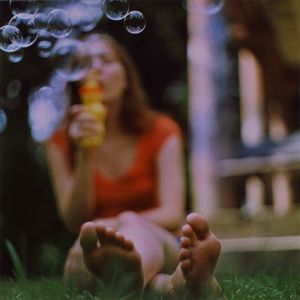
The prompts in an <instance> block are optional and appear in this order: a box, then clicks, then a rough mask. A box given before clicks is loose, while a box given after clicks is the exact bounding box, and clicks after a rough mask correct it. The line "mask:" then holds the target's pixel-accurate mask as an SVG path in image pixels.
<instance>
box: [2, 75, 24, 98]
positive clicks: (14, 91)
mask: <svg viewBox="0 0 300 300" xmlns="http://www.w3.org/2000/svg"><path fill="white" fill-rule="evenodd" d="M21 89H22V83H21V81H20V80H18V79H14V80H12V81H10V82H9V83H8V85H7V87H6V95H7V97H8V98H16V97H19V96H20V93H21Z"/></svg>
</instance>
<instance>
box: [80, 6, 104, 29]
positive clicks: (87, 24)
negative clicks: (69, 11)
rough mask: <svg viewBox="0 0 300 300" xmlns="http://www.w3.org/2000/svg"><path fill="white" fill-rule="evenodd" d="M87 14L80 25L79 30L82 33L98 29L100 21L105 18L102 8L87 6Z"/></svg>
mask: <svg viewBox="0 0 300 300" xmlns="http://www.w3.org/2000/svg"><path fill="white" fill-rule="evenodd" d="M85 11H86V13H85V14H84V15H83V16H82V18H81V19H80V23H79V29H80V31H82V32H88V31H91V30H93V29H94V28H96V26H97V24H98V22H99V20H100V19H101V18H102V16H103V11H102V8H101V6H99V5H98V6H96V5H95V6H87V7H86V9H85Z"/></svg>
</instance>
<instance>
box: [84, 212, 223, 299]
mask: <svg viewBox="0 0 300 300" xmlns="http://www.w3.org/2000/svg"><path fill="white" fill-rule="evenodd" d="M117 223H118V225H119V228H118V231H115V230H114V229H113V228H111V227H109V226H106V225H105V224H104V223H102V222H88V223H86V224H84V225H83V226H82V229H81V234H80V241H81V245H82V248H83V253H84V257H85V263H86V265H87V267H88V268H89V270H91V271H92V272H93V273H94V274H95V275H96V276H97V277H98V278H100V279H101V280H102V281H103V280H104V281H105V282H110V281H111V279H112V278H113V276H114V274H115V273H116V272H117V270H116V269H115V268H114V267H113V264H112V262H113V261H116V262H117V263H118V264H117V265H118V267H119V266H122V268H123V269H124V270H125V271H128V272H130V274H134V275H135V276H134V278H133V281H131V283H130V284H129V286H128V289H127V291H129V290H131V289H132V288H133V287H134V288H136V287H137V286H140V291H142V288H143V287H145V286H149V287H150V288H153V289H154V290H156V291H159V292H163V293H173V294H174V293H175V294H176V293H179V292H180V291H182V290H189V291H190V292H191V293H193V294H195V295H199V296H200V295H201V294H202V293H203V290H204V289H207V288H208V290H211V291H214V292H216V293H219V286H218V283H217V282H216V280H215V279H214V277H213V270H214V267H215V264H216V261H217V258H218V255H219V251H220V244H219V242H218V241H217V239H216V238H215V236H214V235H213V234H212V233H211V232H210V230H209V228H208V225H207V222H206V221H205V220H204V219H203V217H202V216H201V215H199V214H196V213H193V214H190V215H189V216H188V217H187V224H186V225H185V226H184V227H183V236H182V239H181V247H180V250H179V252H178V247H177V244H176V240H175V238H174V237H173V236H172V235H171V234H170V233H168V232H167V231H166V230H164V229H161V228H160V227H158V226H156V225H154V224H151V223H149V222H148V221H146V220H144V219H143V218H141V217H139V216H138V215H136V214H135V213H131V212H128V213H124V214H121V215H120V216H119V218H118V222H117ZM178 255H179V257H180V264H178V261H179V260H178V258H177V257H178ZM176 265H178V266H177V268H176V271H175V272H174V273H173V274H172V275H167V274H163V273H162V272H167V271H170V270H171V269H173V270H174V269H175V266H176ZM167 266H168V267H169V270H167V268H166V267H167ZM117 273H118V272H117Z"/></svg>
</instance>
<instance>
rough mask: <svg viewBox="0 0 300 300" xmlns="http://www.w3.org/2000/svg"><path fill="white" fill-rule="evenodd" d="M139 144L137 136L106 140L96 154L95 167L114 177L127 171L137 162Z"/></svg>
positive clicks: (103, 173)
mask: <svg viewBox="0 0 300 300" xmlns="http://www.w3.org/2000/svg"><path fill="white" fill-rule="evenodd" d="M140 148H141V145H140V142H139V139H138V138H124V139H121V140H108V141H106V142H105V143H104V144H103V145H102V147H101V149H100V150H99V152H98V155H97V161H96V164H97V169H98V171H99V172H100V173H101V174H102V175H104V176H105V177H107V178H110V179H114V178H117V177H120V176H123V175H125V174H126V173H128V172H129V171H130V170H131V169H132V168H133V167H134V166H135V165H136V164H137V163H138V159H139V153H140V151H141V149H140Z"/></svg>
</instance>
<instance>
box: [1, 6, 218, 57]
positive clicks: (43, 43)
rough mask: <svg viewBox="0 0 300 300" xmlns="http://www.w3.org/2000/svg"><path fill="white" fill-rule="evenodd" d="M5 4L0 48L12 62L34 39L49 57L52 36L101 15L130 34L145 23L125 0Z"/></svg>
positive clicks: (82, 27) (84, 28)
mask: <svg viewBox="0 0 300 300" xmlns="http://www.w3.org/2000/svg"><path fill="white" fill-rule="evenodd" d="M207 1H208V0H207ZM211 1H212V0H211ZM219 1H220V0H219ZM52 5H55V6H56V7H53V6H52ZM9 7H10V10H11V13H12V17H11V19H10V20H9V22H8V23H7V24H6V25H4V26H2V27H1V28H0V50H2V51H4V52H7V53H13V52H16V53H14V54H12V55H8V58H9V60H10V61H12V62H18V61H20V60H21V59H20V58H21V56H22V55H21V53H23V54H24V51H22V50H21V48H27V47H30V46H32V45H33V44H35V43H36V47H37V51H38V55H39V56H40V57H43V58H48V57H50V56H51V54H50V53H51V49H52V47H53V44H54V43H55V41H54V40H53V39H58V40H61V39H65V38H69V37H72V33H74V35H73V36H77V35H78V32H88V31H91V30H93V29H94V28H95V27H96V26H97V24H98V22H99V20H101V18H102V17H103V16H104V15H105V16H106V17H107V18H109V19H110V20H114V21H119V20H124V27H125V29H126V30H127V31H128V32H129V33H132V34H138V33H140V32H142V31H143V30H144V29H145V26H146V20H145V17H144V16H143V14H142V13H141V12H139V11H135V10H134V11H129V2H128V0H77V1H75V0H70V1H66V2H53V1H47V2H43V1H38V0H22V1H21V0H10V1H9ZM50 37H51V38H50ZM22 57H23V56H22Z"/></svg>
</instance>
